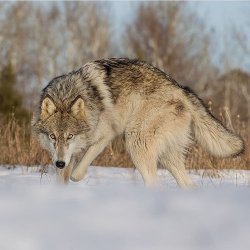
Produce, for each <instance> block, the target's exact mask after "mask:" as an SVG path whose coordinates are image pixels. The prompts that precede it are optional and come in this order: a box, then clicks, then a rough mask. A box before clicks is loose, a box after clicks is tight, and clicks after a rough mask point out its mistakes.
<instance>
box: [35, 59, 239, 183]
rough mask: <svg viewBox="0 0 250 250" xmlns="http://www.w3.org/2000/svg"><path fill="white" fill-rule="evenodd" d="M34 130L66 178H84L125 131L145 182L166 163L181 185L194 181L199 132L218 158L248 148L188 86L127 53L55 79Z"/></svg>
mask: <svg viewBox="0 0 250 250" xmlns="http://www.w3.org/2000/svg"><path fill="white" fill-rule="evenodd" d="M33 130H34V132H35V135H36V136H37V137H38V138H39V140H40V142H41V144H42V146H43V147H44V148H45V149H47V150H48V151H49V152H50V153H51V156H52V159H53V163H54V164H55V166H56V167H57V173H58V176H59V179H61V180H62V181H63V182H65V183H67V182H68V181H69V179H71V180H73V181H80V180H81V179H82V178H83V177H84V175H85V173H86V170H87V167H88V166H89V165H90V164H91V162H92V161H93V160H94V159H95V158H96V157H97V156H98V154H100V153H101V152H102V151H103V149H104V148H105V147H106V146H107V145H108V144H109V143H110V142H111V141H112V140H113V139H114V138H115V137H116V136H118V135H121V134H123V135H124V137H125V142H126V148H127V151H128V153H129V154H130V156H131V159H132V161H133V163H134V165H135V167H136V168H137V169H138V171H139V172H140V174H141V175H142V177H143V180H144V182H145V184H146V185H154V184H156V183H157V182H158V177H157V166H158V165H161V166H162V167H164V168H166V169H167V170H169V172H170V173H171V174H172V175H173V176H174V178H175V179H176V181H177V183H178V184H179V185H180V186H181V187H184V188H185V187H190V186H192V185H193V183H192V181H191V179H190V177H189V176H188V175H187V173H186V172H185V166H184V165H185V163H184V162H185V154H186V150H187V148H188V147H189V146H190V144H191V143H192V141H193V139H195V140H197V141H198V142H199V143H200V144H201V146H202V147H204V148H205V149H206V150H207V151H208V152H209V153H211V154H212V155H214V156H218V157H227V156H235V155H238V154H240V153H241V152H242V151H243V148H244V146H243V141H242V139H241V138H240V137H239V136H237V135H235V134H233V133H232V132H230V131H229V130H228V129H227V128H225V127H224V126H223V125H222V124H221V123H220V121H218V120H217V119H216V118H215V117H214V116H213V115H212V114H211V113H210V112H209V110H208V109H207V108H206V107H205V106H204V104H203V102H202V100H201V99H199V98H198V97H197V96H196V95H195V94H194V93H193V92H192V91H191V90H190V89H189V88H186V87H183V86H181V85H179V84H178V83H177V82H176V81H175V80H174V79H172V78H171V77H170V76H169V75H167V74H166V73H164V72H163V71H161V70H159V69H157V68H156V67H153V66H152V65H149V64H147V63H145V62H142V61H139V60H130V59H125V58H111V59H103V60H97V61H93V62H89V63H87V64H85V65H84V66H83V67H81V68H80V69H78V70H76V71H73V72H70V73H68V74H65V75H62V76H59V77H56V78H54V79H53V80H51V81H50V82H49V84H48V85H47V87H45V88H44V89H43V91H42V95H41V101H40V106H39V108H38V110H37V114H36V115H35V118H34V121H33Z"/></svg>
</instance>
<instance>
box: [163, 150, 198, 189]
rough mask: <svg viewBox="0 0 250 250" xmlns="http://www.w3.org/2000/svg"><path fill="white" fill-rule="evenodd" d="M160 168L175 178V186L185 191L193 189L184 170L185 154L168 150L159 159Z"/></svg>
mask: <svg viewBox="0 0 250 250" xmlns="http://www.w3.org/2000/svg"><path fill="white" fill-rule="evenodd" d="M159 162H160V164H161V165H162V167H164V168H166V169H167V170H168V171H169V172H170V173H171V174H172V175H173V177H174V178H175V180H176V182H177V184H178V185H179V186H180V187H182V188H185V189H189V188H194V187H195V185H194V184H193V182H192V180H191V178H190V177H189V175H188V174H187V172H186V169H185V154H184V152H181V150H180V151H178V150H177V151H175V152H174V151H173V150H171V149H169V150H168V151H167V152H166V153H165V154H163V155H162V156H161V157H160V159H159Z"/></svg>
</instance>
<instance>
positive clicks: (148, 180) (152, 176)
mask: <svg viewBox="0 0 250 250" xmlns="http://www.w3.org/2000/svg"><path fill="white" fill-rule="evenodd" d="M126 146H127V150H128V152H129V154H130V156H131V159H132V161H133V163H134V164H135V167H136V169H137V170H138V171H139V172H140V174H141V175H142V178H143V180H144V184H145V185H146V186H157V185H158V184H159V179H158V176H157V154H156V152H154V151H153V147H151V146H152V145H150V141H149V140H148V139H146V138H143V137H141V136H140V137H136V136H129V137H128V136H126Z"/></svg>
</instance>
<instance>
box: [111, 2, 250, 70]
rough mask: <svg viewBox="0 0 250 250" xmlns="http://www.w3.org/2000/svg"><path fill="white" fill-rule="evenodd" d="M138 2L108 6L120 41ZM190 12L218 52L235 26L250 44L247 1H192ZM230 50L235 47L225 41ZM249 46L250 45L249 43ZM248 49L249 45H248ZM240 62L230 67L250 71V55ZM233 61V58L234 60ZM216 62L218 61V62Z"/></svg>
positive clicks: (249, 11)
mask: <svg viewBox="0 0 250 250" xmlns="http://www.w3.org/2000/svg"><path fill="white" fill-rule="evenodd" d="M138 3H139V2H138V1H115V2H110V4H111V11H110V15H111V20H112V23H113V25H114V27H115V32H114V35H115V36H116V38H117V39H119V38H120V35H121V34H122V31H123V28H124V27H125V24H126V23H129V22H130V21H131V19H132V18H133V16H134V11H135V9H136V6H137V5H138ZM191 7H192V9H193V10H194V11H195V12H196V13H197V14H198V15H199V16H200V18H201V19H203V20H204V23H205V25H206V26H207V28H208V29H209V30H211V31H213V38H214V42H215V44H216V47H217V50H218V51H220V52H221V53H223V49H225V48H224V47H225V38H227V33H229V31H230V29H231V28H232V27H236V28H238V29H239V30H241V31H242V32H244V33H246V34H249V35H247V36H248V38H249V42H250V2H247V1H244V2H243V1H192V2H191ZM228 43H229V45H228V46H231V47H232V48H233V49H234V47H233V46H235V49H237V48H236V47H237V44H234V43H230V41H229V42H228ZM249 45H250V44H249ZM249 47H250V46H249ZM242 56H243V58H242V60H241V61H240V62H239V61H233V60H234V58H232V60H231V63H232V64H233V67H237V66H240V67H242V68H244V69H245V70H248V71H250V59H248V58H249V57H250V56H249V55H248V56H247V57H246V56H245V55H242ZM235 60H236V59H235ZM217 63H219V62H217Z"/></svg>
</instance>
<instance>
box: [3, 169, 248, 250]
mask: <svg viewBox="0 0 250 250" xmlns="http://www.w3.org/2000/svg"><path fill="white" fill-rule="evenodd" d="M202 174H203V173H199V174H194V173H193V174H192V178H193V179H194V180H195V182H196V183H197V184H198V185H199V188H198V189H197V190H194V191H184V190H180V189H179V188H177V186H176V184H175V182H174V180H173V178H172V177H171V176H170V175H169V174H168V173H167V172H165V171H163V170H159V175H160V176H161V181H162V186H161V187H160V188H156V189H149V188H145V187H144V186H143V183H142V180H141V177H140V176H139V174H138V173H137V172H136V171H134V170H132V169H121V168H102V167H91V168H90V169H89V173H88V176H87V177H86V178H85V179H84V180H83V181H82V182H80V183H70V185H68V186H66V187H65V186H60V185H58V184H56V182H55V174H54V172H53V171H50V172H49V173H47V174H46V175H44V176H43V178H42V179H41V180H40V174H39V173H38V172H37V169H36V168H30V169H29V170H27V168H26V167H18V168H16V169H14V170H7V169H6V168H4V167H0V197H1V201H0V249H1V250H22V249H24V250H50V249H51V250H56V249H67V250H71V249H72V250H75V249H86V250H91V249H95V250H112V249H114V250H127V249H132V250H153V249H154V250H166V249H183V250H184V249H185V250H186V249H190V250H196V249H197V250H198V249H199V250H200V249H213V250H214V249H218V250H231V249H232V250H235V249H240V250H241V249H250V199H249V198H250V189H249V172H248V171H237V172H236V171H229V172H227V171H224V172H222V173H221V175H222V177H221V178H211V177H203V178H202V177H201V175H202Z"/></svg>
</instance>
